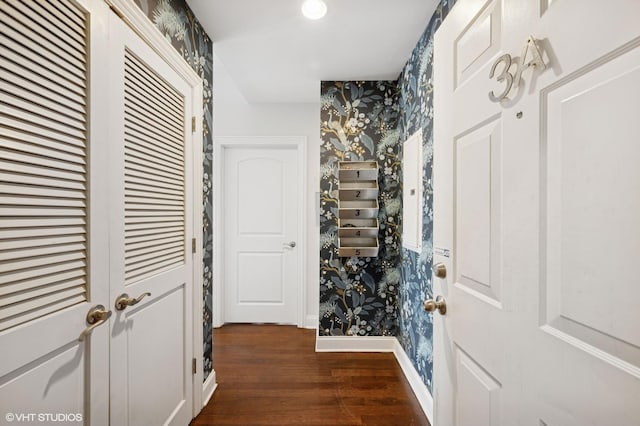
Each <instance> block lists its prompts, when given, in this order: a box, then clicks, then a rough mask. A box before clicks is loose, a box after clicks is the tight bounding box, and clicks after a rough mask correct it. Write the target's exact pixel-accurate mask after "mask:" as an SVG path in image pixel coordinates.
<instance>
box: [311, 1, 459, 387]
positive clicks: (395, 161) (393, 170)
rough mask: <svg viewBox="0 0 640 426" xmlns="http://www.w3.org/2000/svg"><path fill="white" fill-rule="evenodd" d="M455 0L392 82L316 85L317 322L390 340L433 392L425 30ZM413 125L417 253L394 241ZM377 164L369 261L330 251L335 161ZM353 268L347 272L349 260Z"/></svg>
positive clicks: (333, 245) (325, 329)
mask: <svg viewBox="0 0 640 426" xmlns="http://www.w3.org/2000/svg"><path fill="white" fill-rule="evenodd" d="M454 3H455V0H441V3H440V4H439V5H438V7H437V8H436V11H435V12H434V14H433V16H432V18H431V20H430V21H429V23H428V25H427V27H426V29H425V31H424V32H423V34H422V36H421V37H420V39H419V40H418V43H417V45H416V46H415V48H414V50H413V52H412V54H411V57H410V58H409V60H408V61H407V64H406V65H405V67H404V69H403V70H402V72H401V74H400V76H399V79H398V81H397V82H395V81H383V82H374V81H367V82H327V81H325V82H323V83H322V87H321V102H322V111H321V121H322V123H321V132H322V147H321V154H320V155H321V158H320V173H321V182H320V191H321V203H320V204H321V206H320V207H321V210H320V214H321V217H320V244H321V247H320V312H319V314H320V327H319V334H320V335H321V336H322V335H360V336H383V335H394V336H397V337H398V339H399V341H400V343H401V344H402V347H403V348H404V350H405V352H406V353H407V355H408V356H409V358H410V359H411V361H412V363H413V365H414V366H415V368H416V370H417V371H418V373H419V374H420V376H421V378H422V380H423V381H424V383H425V384H426V385H427V386H428V387H429V389H431V390H433V384H432V376H433V323H432V317H431V315H430V314H427V313H426V312H425V311H424V309H423V308H422V303H423V301H424V300H425V299H427V298H430V297H431V296H432V286H431V263H432V257H433V187H432V182H431V178H432V172H433V164H432V161H433V139H432V132H433V90H434V85H433V35H434V33H435V31H436V30H437V29H438V27H439V26H440V24H441V23H442V20H443V19H444V18H445V16H446V15H447V13H448V12H449V10H450V9H451V7H452V6H453V4H454ZM418 129H422V137H423V176H422V178H423V191H424V192H423V200H424V205H423V210H422V214H423V229H422V240H423V244H422V252H421V253H416V252H413V251H410V250H406V249H403V248H402V247H401V238H400V233H401V228H400V227H399V225H400V223H399V222H400V220H401V217H402V214H401V204H402V192H401V190H402V182H401V179H402V166H401V161H402V142H403V141H405V140H407V139H408V138H409V137H410V136H411V135H412V134H414V133H415V132H417V131H418ZM371 159H375V160H377V161H378V164H379V166H380V175H379V185H380V200H379V202H380V206H381V209H380V215H379V218H378V219H379V221H380V224H381V227H380V228H381V229H380V233H379V236H378V239H379V244H380V247H381V250H380V255H379V256H378V258H360V259H358V258H350V259H340V258H339V257H338V256H337V242H338V240H337V235H336V234H337V219H336V213H337V172H336V167H337V162H338V161H339V160H371ZM354 264H355V265H356V271H355V272H352V266H353V265H354Z"/></svg>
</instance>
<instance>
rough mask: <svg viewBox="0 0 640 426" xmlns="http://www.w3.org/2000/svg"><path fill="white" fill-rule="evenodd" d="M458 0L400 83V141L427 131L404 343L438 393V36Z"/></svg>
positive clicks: (405, 288)
mask: <svg viewBox="0 0 640 426" xmlns="http://www.w3.org/2000/svg"><path fill="white" fill-rule="evenodd" d="M454 2H455V0H442V1H441V3H440V5H438V7H437V9H436V11H435V12H434V14H433V16H432V17H431V20H430V21H429V24H428V25H427V28H426V29H425V31H424V33H423V34H422V36H421V37H420V39H419V40H418V44H417V45H416V47H415V48H414V50H413V52H412V54H411V57H410V58H409V61H408V62H407V64H406V65H405V67H404V69H403V70H402V73H401V74H400V78H399V80H398V86H399V91H400V101H399V102H400V123H399V131H400V134H401V138H400V139H401V140H402V141H405V140H407V138H409V137H410V136H411V135H413V134H414V133H415V132H417V131H418V130H419V129H422V138H423V150H422V151H423V159H422V161H423V174H422V181H423V185H422V187H423V200H424V205H423V209H422V241H423V243H422V252H421V253H416V252H413V251H410V250H406V249H402V265H401V276H402V278H401V285H400V290H399V298H400V301H399V304H400V312H399V315H398V316H399V321H400V322H399V333H398V339H399V340H400V343H401V344H402V347H403V348H404V350H405V352H406V353H407V355H408V356H409V358H410V359H411V361H412V362H413V365H414V366H415V367H416V370H418V373H419V374H420V376H421V378H422V380H423V381H424V383H425V384H426V385H427V386H428V387H429V389H430V390H431V391H433V383H432V377H433V322H432V315H431V314H428V313H426V312H425V311H424V309H423V307H422V303H423V301H424V300H425V299H428V298H430V297H431V296H432V283H431V264H432V258H433V187H432V181H431V178H432V174H433V91H434V85H433V35H434V34H435V32H436V30H437V29H438V27H439V26H440V24H441V23H442V20H443V19H444V18H445V17H446V15H447V13H448V12H449V10H450V9H451V7H452V6H453V4H454Z"/></svg>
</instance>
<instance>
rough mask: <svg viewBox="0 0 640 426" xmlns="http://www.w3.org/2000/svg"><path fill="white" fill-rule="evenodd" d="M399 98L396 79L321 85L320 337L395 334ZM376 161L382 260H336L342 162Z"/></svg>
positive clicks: (397, 267) (398, 209) (396, 319)
mask: <svg viewBox="0 0 640 426" xmlns="http://www.w3.org/2000/svg"><path fill="white" fill-rule="evenodd" d="M398 99H399V92H398V87H397V84H396V82H395V81H379V82H372V81H359V82H327V81H325V82H322V84H321V113H320V117H321V118H320V119H321V140H322V146H321V148H320V177H321V181H320V191H321V195H320V198H321V199H320V309H319V317H320V318H319V320H320V325H319V334H320V335H321V336H344V335H346V336H395V335H396V333H397V331H398V286H399V283H400V268H399V263H400V232H399V229H398V220H399V215H400V204H401V198H402V197H401V192H400V175H401V172H400V159H399V157H398V147H399V140H400V133H399V130H398V120H399V118H400V111H399V104H398ZM341 160H344V161H364V160H376V161H377V162H378V166H379V176H378V184H379V186H380V193H379V199H378V202H379V205H380V211H379V215H378V221H379V224H380V229H379V235H378V239H379V245H380V251H379V254H378V256H377V257H360V258H358V257H351V258H340V257H339V256H338V236H337V229H338V219H337V214H338V199H337V197H338V179H337V178H338V176H337V169H338V162H339V161H341Z"/></svg>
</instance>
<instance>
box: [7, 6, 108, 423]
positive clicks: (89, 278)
mask: <svg viewBox="0 0 640 426" xmlns="http://www.w3.org/2000/svg"><path fill="white" fill-rule="evenodd" d="M107 12H108V10H107V8H106V6H105V5H104V3H102V2H101V1H94V0H82V1H69V0H46V1H45V0H33V1H18V0H0V22H1V28H2V31H1V32H0V413H1V414H2V416H1V417H0V424H4V422H5V421H9V420H11V419H12V417H11V416H14V417H13V419H14V421H20V420H21V419H22V421H26V419H27V418H25V417H24V415H29V414H30V413H37V414H38V415H43V416H46V415H47V414H49V415H57V414H58V413H61V414H62V415H64V416H67V417H66V419H67V420H72V421H77V420H78V419H85V420H90V421H91V422H92V424H106V423H107V422H108V417H107V416H108V413H107V411H106V409H105V407H106V403H107V402H108V401H107V397H108V393H107V389H108V374H107V368H108V331H109V330H108V326H107V325H103V326H102V327H100V326H99V327H97V328H96V329H95V330H94V331H93V333H92V334H90V335H88V336H87V338H86V339H84V340H83V341H79V336H80V334H81V332H82V331H83V329H85V327H87V323H86V315H87V312H88V311H89V309H90V308H91V307H92V306H94V305H96V304H99V303H102V304H108V300H109V299H108V281H107V280H108V276H107V275H108V269H107V266H108V265H107V263H106V261H105V259H106V257H107V254H108V245H107V236H108V234H107V228H106V227H105V226H104V224H105V222H106V213H105V209H106V205H107V204H106V199H105V198H104V193H105V189H106V165H105V163H104V161H103V159H104V157H105V155H106V151H105V147H106V142H107V141H106V137H105V135H106V126H105V124H106V123H104V120H103V119H102V118H101V116H102V115H104V114H105V113H106V110H105V109H104V107H103V105H104V103H105V101H106V93H107V92H106V88H104V87H100V86H99V85H98V84H95V83H99V82H100V81H103V80H104V79H105V78H106V74H104V73H105V69H106V61H105V52H106V46H104V45H102V44H101V43H103V42H104V39H105V37H104V31H106V19H107V17H108V13H107ZM89 28H91V30H92V34H91V35H90V34H89ZM101 32H102V34H101ZM94 35H95V36H94ZM107 309H108V308H107ZM89 377H91V380H89ZM89 406H91V407H93V410H92V412H91V413H90V412H89V411H88V407H89ZM21 416H22V417H21ZM31 421H34V422H35V421H38V422H40V423H42V424H45V423H47V421H49V422H51V418H47V417H38V418H33V419H31Z"/></svg>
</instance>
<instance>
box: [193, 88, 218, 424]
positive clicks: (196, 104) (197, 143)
mask: <svg viewBox="0 0 640 426" xmlns="http://www.w3.org/2000/svg"><path fill="white" fill-rule="evenodd" d="M192 104H193V107H192V114H193V116H194V117H195V118H196V128H195V131H194V132H193V133H192V136H193V138H192V144H193V152H192V153H193V157H192V158H193V160H192V161H193V198H192V199H193V202H194V204H195V208H194V209H193V238H195V240H196V246H195V247H196V250H195V252H194V253H192V259H193V262H192V265H193V288H192V294H193V301H192V304H193V311H192V315H193V325H194V326H193V357H194V358H195V360H196V373H195V374H194V375H193V412H192V415H193V417H195V416H197V415H198V413H200V410H201V407H202V406H203V405H202V400H203V393H202V382H203V380H204V366H203V364H204V363H203V361H204V358H203V353H202V349H203V342H204V335H203V331H202V317H203V315H202V309H203V302H202V299H203V298H202V296H203V294H202V293H203V285H204V282H203V278H202V273H203V268H202V260H203V247H202V246H203V236H202V226H203V223H202V209H203V205H204V200H203V198H202V194H203V191H202V189H203V188H202V186H203V182H202V176H203V173H204V170H203V166H202V148H203V147H202V143H203V140H202V136H203V135H202V120H203V117H202V114H203V105H202V83H200V85H198V86H196V87H194V88H193V98H192ZM198 200H200V201H199V202H198ZM214 377H215V376H214ZM209 378H210V377H209ZM209 378H207V379H209ZM214 380H215V378H214ZM214 383H215V382H214Z"/></svg>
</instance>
